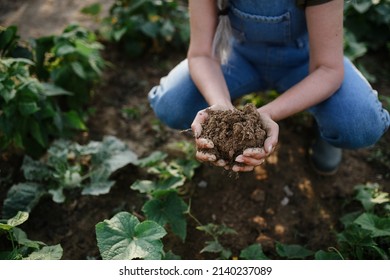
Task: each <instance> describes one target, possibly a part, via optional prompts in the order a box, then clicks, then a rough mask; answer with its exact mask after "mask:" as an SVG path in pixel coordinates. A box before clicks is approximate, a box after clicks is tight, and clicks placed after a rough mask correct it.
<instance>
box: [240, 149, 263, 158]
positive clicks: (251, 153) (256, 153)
mask: <svg viewBox="0 0 390 280" xmlns="http://www.w3.org/2000/svg"><path fill="white" fill-rule="evenodd" d="M242 154H243V156H245V157H251V158H255V159H262V158H265V157H266V156H267V154H266V152H265V151H264V149H263V148H248V149H245V150H244V152H243V153H242Z"/></svg>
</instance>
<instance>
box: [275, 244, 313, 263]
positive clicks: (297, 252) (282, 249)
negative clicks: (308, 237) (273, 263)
mask: <svg viewBox="0 0 390 280" xmlns="http://www.w3.org/2000/svg"><path fill="white" fill-rule="evenodd" d="M276 252H277V253H278V255H279V256H281V257H284V258H288V259H305V258H307V257H310V256H312V255H313V254H314V252H313V251H311V250H308V249H306V248H305V247H303V246H301V245H295V244H293V245H285V244H282V243H279V242H277V243H276Z"/></svg>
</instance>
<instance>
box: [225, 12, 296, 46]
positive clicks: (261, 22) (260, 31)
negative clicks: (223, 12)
mask: <svg viewBox="0 0 390 280" xmlns="http://www.w3.org/2000/svg"><path fill="white" fill-rule="evenodd" d="M290 17H291V16H290V12H288V11H287V12H285V13H283V14H281V15H278V16H263V15H256V14H249V13H246V12H243V11H241V10H239V9H237V8H235V7H233V6H231V13H230V20H231V24H232V28H233V30H234V31H235V33H236V34H240V36H241V38H240V41H247V42H254V43H274V44H284V43H288V42H290V41H291V20H290Z"/></svg>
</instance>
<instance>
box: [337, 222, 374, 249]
mask: <svg viewBox="0 0 390 280" xmlns="http://www.w3.org/2000/svg"><path fill="white" fill-rule="evenodd" d="M337 240H338V242H339V243H345V244H348V245H350V246H353V247H354V246H360V247H372V246H375V245H376V242H375V241H374V240H373V238H372V236H371V231H369V230H366V229H363V228H362V227H361V226H359V225H357V224H351V225H349V226H347V227H346V228H345V229H344V231H343V232H341V233H339V234H337Z"/></svg>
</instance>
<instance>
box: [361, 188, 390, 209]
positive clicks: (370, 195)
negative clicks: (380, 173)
mask: <svg viewBox="0 0 390 280" xmlns="http://www.w3.org/2000/svg"><path fill="white" fill-rule="evenodd" d="M355 189H356V190H357V194H356V196H355V199H356V200H358V201H360V203H361V204H362V205H363V207H364V209H365V210H366V211H372V210H373V209H374V207H375V205H377V204H382V203H386V202H389V201H390V199H389V194H388V193H386V192H381V191H380V190H379V185H378V184H366V185H357V186H356V187H355Z"/></svg>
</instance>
